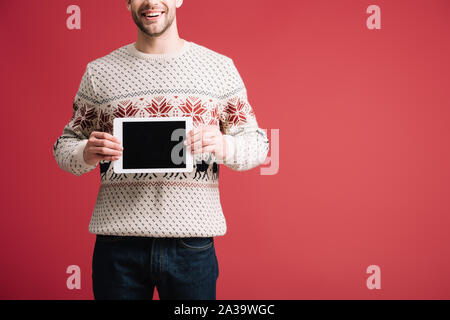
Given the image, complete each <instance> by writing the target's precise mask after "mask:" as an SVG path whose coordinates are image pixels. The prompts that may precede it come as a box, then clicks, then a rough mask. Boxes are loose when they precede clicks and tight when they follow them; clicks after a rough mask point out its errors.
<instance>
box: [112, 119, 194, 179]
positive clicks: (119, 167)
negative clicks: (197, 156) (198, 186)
mask: <svg viewBox="0 0 450 320" xmlns="http://www.w3.org/2000/svg"><path fill="white" fill-rule="evenodd" d="M156 121H165V122H167V121H184V122H185V124H186V134H185V137H186V136H187V134H188V132H189V131H190V130H191V129H192V128H193V127H192V117H149V118H115V119H114V127H113V132H114V136H116V137H117V138H119V139H120V145H121V146H122V147H123V125H122V124H123V123H124V122H156ZM183 141H184V140H183ZM183 148H184V150H185V152H186V167H184V168H150V169H149V168H147V169H123V154H122V156H121V157H120V158H119V159H118V160H114V161H113V164H114V173H152V172H157V173H166V172H192V171H193V170H194V166H193V155H192V153H191V152H190V151H189V150H188V149H187V146H184V145H183ZM123 152H124V153H125V152H126V150H125V149H124V151H123Z"/></svg>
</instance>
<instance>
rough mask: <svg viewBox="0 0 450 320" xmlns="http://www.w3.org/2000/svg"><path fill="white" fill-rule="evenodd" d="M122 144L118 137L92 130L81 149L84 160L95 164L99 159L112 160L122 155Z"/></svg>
mask: <svg viewBox="0 0 450 320" xmlns="http://www.w3.org/2000/svg"><path fill="white" fill-rule="evenodd" d="M122 150H123V148H122V146H121V145H120V140H119V138H117V137H115V136H113V135H111V134H109V133H106V132H99V131H93V132H92V133H91V135H90V137H89V139H88V142H87V143H86V147H85V148H84V151H83V157H84V161H85V162H86V163H87V164H89V165H95V164H97V163H98V162H99V161H100V160H109V161H114V160H118V159H119V158H120V157H121V156H122Z"/></svg>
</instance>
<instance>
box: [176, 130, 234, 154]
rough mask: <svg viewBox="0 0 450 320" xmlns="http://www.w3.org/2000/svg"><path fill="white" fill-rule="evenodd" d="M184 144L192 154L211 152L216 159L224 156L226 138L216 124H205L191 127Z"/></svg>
mask: <svg viewBox="0 0 450 320" xmlns="http://www.w3.org/2000/svg"><path fill="white" fill-rule="evenodd" d="M184 145H186V146H187V148H188V149H189V150H190V151H191V152H192V153H193V154H196V153H205V152H211V153H213V154H214V156H215V157H216V158H217V159H218V160H223V159H225V158H226V151H227V150H226V148H227V146H226V140H225V138H224V137H223V135H222V132H220V129H219V127H217V126H211V125H205V126H201V127H198V128H194V129H192V130H191V131H189V132H188V134H187V137H186V140H185V141H184Z"/></svg>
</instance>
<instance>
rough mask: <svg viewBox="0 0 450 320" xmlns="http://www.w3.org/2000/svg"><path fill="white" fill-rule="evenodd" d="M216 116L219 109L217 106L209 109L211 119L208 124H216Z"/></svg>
mask: <svg viewBox="0 0 450 320" xmlns="http://www.w3.org/2000/svg"><path fill="white" fill-rule="evenodd" d="M218 116H219V110H218V107H217V106H216V107H215V108H214V109H212V110H211V119H210V120H209V123H208V124H209V125H217V121H218Z"/></svg>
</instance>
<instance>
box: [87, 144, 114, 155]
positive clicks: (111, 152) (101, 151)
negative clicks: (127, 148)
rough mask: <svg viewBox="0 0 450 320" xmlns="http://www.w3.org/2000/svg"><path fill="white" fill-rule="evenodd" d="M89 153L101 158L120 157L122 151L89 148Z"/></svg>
mask: <svg viewBox="0 0 450 320" xmlns="http://www.w3.org/2000/svg"><path fill="white" fill-rule="evenodd" d="M89 149H90V151H91V152H92V153H95V154H99V155H102V156H121V155H122V151H120V150H115V149H110V148H107V147H95V146H91V147H90V148H89Z"/></svg>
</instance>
